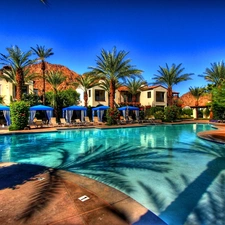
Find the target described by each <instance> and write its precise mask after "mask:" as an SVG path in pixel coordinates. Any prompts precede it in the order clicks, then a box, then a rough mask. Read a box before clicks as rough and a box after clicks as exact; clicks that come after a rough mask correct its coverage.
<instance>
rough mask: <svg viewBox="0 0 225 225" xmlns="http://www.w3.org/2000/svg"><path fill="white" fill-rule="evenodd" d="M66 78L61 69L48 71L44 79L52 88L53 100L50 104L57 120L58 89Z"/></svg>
mask: <svg viewBox="0 0 225 225" xmlns="http://www.w3.org/2000/svg"><path fill="white" fill-rule="evenodd" d="M65 80H66V77H65V75H63V73H62V72H61V71H49V72H48V73H47V74H46V81H47V82H48V83H49V84H50V85H51V87H52V89H53V101H52V106H53V107H54V109H55V114H56V118H57V120H59V118H58V115H59V109H58V91H59V88H60V85H61V84H62V83H63V82H64V81H65Z"/></svg>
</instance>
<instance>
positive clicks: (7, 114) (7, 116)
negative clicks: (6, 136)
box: [0, 105, 10, 126]
mask: <svg viewBox="0 0 225 225" xmlns="http://www.w3.org/2000/svg"><path fill="white" fill-rule="evenodd" d="M0 110H2V111H3V114H4V117H5V120H6V124H7V126H8V125H10V108H9V107H8V106H5V105H0Z"/></svg>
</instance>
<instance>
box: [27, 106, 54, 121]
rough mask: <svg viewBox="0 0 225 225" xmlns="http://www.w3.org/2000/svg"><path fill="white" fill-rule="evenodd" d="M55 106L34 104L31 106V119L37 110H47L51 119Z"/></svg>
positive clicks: (31, 119)
mask: <svg viewBox="0 0 225 225" xmlns="http://www.w3.org/2000/svg"><path fill="white" fill-rule="evenodd" d="M53 110H54V108H52V107H50V106H46V105H34V106H31V107H30V121H33V120H34V117H35V114H36V111H46V114H47V117H48V121H50V120H51V117H52V115H53Z"/></svg>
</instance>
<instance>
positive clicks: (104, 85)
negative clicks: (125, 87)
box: [99, 80, 122, 104]
mask: <svg viewBox="0 0 225 225" xmlns="http://www.w3.org/2000/svg"><path fill="white" fill-rule="evenodd" d="M121 86H122V83H120V82H119V81H117V82H116V84H115V90H117V89H118V88H119V87H121ZM99 87H100V88H102V89H103V90H104V91H106V92H107V93H108V102H109V101H110V82H109V80H103V81H102V82H101V83H99ZM113 99H115V96H114V97H113ZM114 104H115V102H114Z"/></svg>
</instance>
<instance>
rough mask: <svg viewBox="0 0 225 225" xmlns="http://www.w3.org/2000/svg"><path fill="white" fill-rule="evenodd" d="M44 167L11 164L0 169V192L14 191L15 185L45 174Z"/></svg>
mask: <svg viewBox="0 0 225 225" xmlns="http://www.w3.org/2000/svg"><path fill="white" fill-rule="evenodd" d="M46 169H47V168H46V167H45V166H39V165H30V164H12V165H10V166H4V167H0V180H1V182H0V190H3V189H5V188H12V189H15V187H16V186H17V185H21V184H23V183H25V182H27V181H28V180H29V179H31V178H33V177H34V176H36V175H38V174H40V173H43V172H45V170H46Z"/></svg>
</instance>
